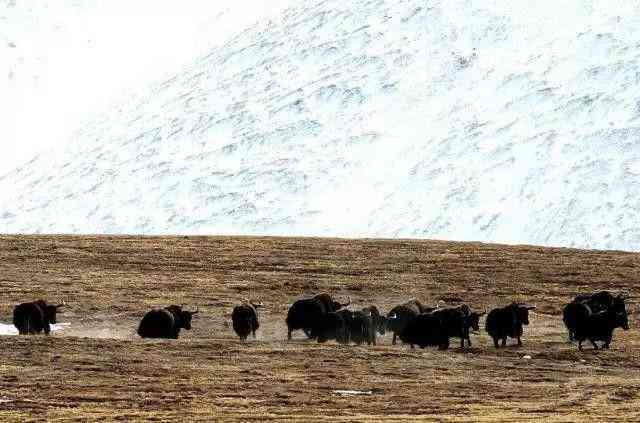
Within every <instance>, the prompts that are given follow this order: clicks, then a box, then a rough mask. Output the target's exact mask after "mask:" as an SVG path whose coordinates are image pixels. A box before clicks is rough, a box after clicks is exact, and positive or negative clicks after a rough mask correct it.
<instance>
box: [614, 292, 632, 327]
mask: <svg viewBox="0 0 640 423" xmlns="http://www.w3.org/2000/svg"><path fill="white" fill-rule="evenodd" d="M627 298H628V297H627V296H626V295H624V294H618V296H617V297H614V299H613V301H612V304H611V311H612V312H613V313H614V315H615V323H616V325H617V326H618V327H621V328H622V329H624V330H629V316H628V310H627V305H626V304H625V302H624V300H626V299H627Z"/></svg>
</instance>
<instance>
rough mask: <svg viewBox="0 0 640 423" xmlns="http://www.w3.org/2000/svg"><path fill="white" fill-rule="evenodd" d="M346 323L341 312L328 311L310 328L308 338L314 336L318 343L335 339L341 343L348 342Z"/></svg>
mask: <svg viewBox="0 0 640 423" xmlns="http://www.w3.org/2000/svg"><path fill="white" fill-rule="evenodd" d="M347 325H348V323H347V322H346V321H345V319H344V317H343V314H339V313H337V312H329V313H327V314H325V315H323V316H321V317H320V318H319V319H318V321H317V322H316V323H315V324H314V326H313V328H312V329H311V333H310V338H315V339H316V340H317V341H318V342H319V343H323V342H327V341H329V340H331V339H335V340H336V341H337V342H339V343H341V344H347V343H349V329H348V327H347Z"/></svg>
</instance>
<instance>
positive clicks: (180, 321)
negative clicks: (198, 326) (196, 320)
mask: <svg viewBox="0 0 640 423" xmlns="http://www.w3.org/2000/svg"><path fill="white" fill-rule="evenodd" d="M166 310H168V311H169V312H170V313H171V314H173V318H174V319H175V322H176V326H177V327H179V328H182V329H185V330H191V318H192V317H193V315H194V314H198V310H196V311H186V310H183V309H182V306H179V305H175V304H174V305H170V306H169V307H166Z"/></svg>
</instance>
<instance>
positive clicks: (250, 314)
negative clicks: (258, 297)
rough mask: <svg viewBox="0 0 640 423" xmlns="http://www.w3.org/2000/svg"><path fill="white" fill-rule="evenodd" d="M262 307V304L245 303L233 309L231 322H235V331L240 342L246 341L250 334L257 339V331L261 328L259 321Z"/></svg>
mask: <svg viewBox="0 0 640 423" xmlns="http://www.w3.org/2000/svg"><path fill="white" fill-rule="evenodd" d="M260 307H262V303H252V302H250V301H245V302H243V303H242V304H238V305H237V306H235V307H234V308H233V312H232V313H231V321H232V322H233V330H234V331H235V333H236V335H238V336H239V337H240V340H242V341H245V340H246V339H247V337H248V336H249V334H250V333H251V334H253V339H255V338H256V331H257V330H258V328H259V327H260V322H259V321H258V308H260Z"/></svg>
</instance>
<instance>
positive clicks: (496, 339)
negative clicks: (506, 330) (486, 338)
mask: <svg viewBox="0 0 640 423" xmlns="http://www.w3.org/2000/svg"><path fill="white" fill-rule="evenodd" d="M493 345H494V346H495V347H496V348H498V347H499V345H498V338H493Z"/></svg>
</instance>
